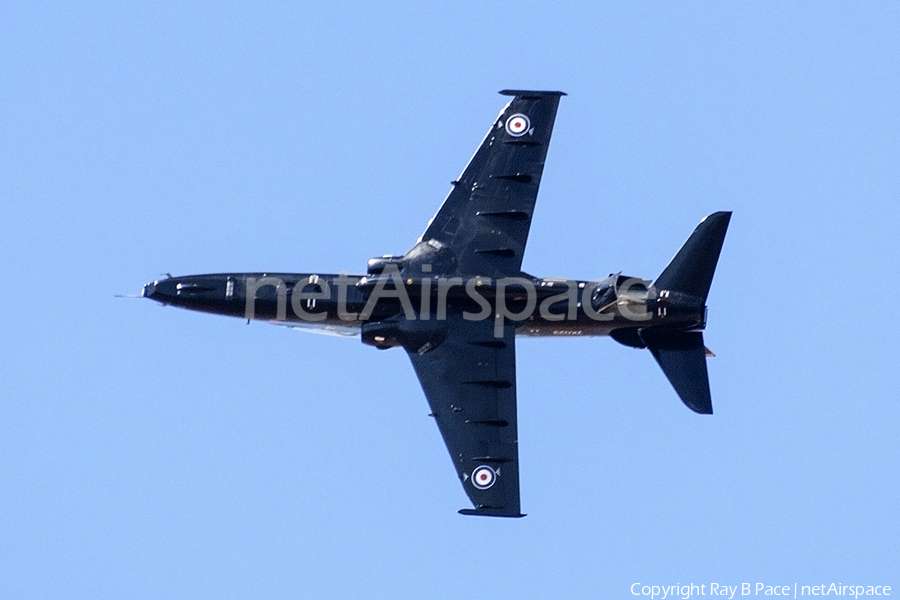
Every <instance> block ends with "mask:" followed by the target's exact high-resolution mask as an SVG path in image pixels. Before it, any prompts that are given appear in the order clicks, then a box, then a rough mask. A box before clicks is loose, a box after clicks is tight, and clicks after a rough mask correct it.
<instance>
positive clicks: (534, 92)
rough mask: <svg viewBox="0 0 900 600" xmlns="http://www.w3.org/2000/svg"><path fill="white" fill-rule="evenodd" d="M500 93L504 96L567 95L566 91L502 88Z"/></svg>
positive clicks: (536, 96)
mask: <svg viewBox="0 0 900 600" xmlns="http://www.w3.org/2000/svg"><path fill="white" fill-rule="evenodd" d="M500 94H502V95H504V96H531V97H534V98H540V97H542V96H566V95H567V94H566V93H565V92H554V91H549V90H547V91H540V90H500Z"/></svg>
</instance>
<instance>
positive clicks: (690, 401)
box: [640, 329, 713, 415]
mask: <svg viewBox="0 0 900 600" xmlns="http://www.w3.org/2000/svg"><path fill="white" fill-rule="evenodd" d="M640 336H641V339H642V340H643V341H644V343H645V344H647V348H648V349H649V350H650V352H652V353H653V358H655V359H656V362H657V363H659V366H660V367H661V368H662V370H663V373H665V374H666V377H668V378H669V382H670V383H671V384H672V387H674V388H675V391H676V392H677V393H678V396H679V397H680V398H681V401H682V402H684V404H685V405H686V406H687V407H688V408H690V409H691V410H692V411H694V412H697V413H700V414H702V415H711V414H712V411H713V410H712V396H711V395H710V392H709V374H708V372H707V370H706V347H705V346H704V345H703V333H701V332H699V331H660V330H656V331H654V330H648V329H645V330H642V331H641V332H640Z"/></svg>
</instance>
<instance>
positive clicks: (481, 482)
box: [472, 465, 497, 490]
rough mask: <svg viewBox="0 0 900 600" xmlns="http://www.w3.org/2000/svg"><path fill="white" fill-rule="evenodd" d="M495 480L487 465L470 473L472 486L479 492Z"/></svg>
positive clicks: (494, 475) (495, 475)
mask: <svg viewBox="0 0 900 600" xmlns="http://www.w3.org/2000/svg"><path fill="white" fill-rule="evenodd" d="M496 480H497V474H496V473H495V472H494V470H493V469H492V468H490V467H488V466H487V465H482V466H480V467H478V468H477V469H475V471H474V472H473V473H472V485H474V486H475V487H477V488H478V489H479V490H486V489H488V488H489V487H491V486H492V485H494V482H495V481H496Z"/></svg>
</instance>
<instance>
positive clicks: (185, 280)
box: [144, 271, 705, 348]
mask: <svg viewBox="0 0 900 600" xmlns="http://www.w3.org/2000/svg"><path fill="white" fill-rule="evenodd" d="M144 296H145V297H147V298H151V299H153V300H156V301H158V302H161V303H163V304H169V305H173V306H178V307H181V308H186V309H190V310H197V311H201V312H208V313H213V314H219V315H226V316H232V317H238V318H243V319H247V320H248V321H250V320H262V321H267V322H270V323H274V324H279V325H285V326H290V327H298V328H309V329H317V330H321V331H323V332H326V333H335V334H345V335H356V334H358V333H360V331H362V332H363V341H364V342H367V343H371V344H372V345H374V346H376V347H382V348H389V347H392V346H394V345H397V344H395V343H391V340H390V339H387V338H384V339H379V337H381V338H383V337H384V336H377V335H375V336H371V337H369V338H368V339H367V336H366V335H365V334H366V325H367V324H369V323H375V322H381V321H384V320H386V319H390V318H392V317H395V316H397V317H401V316H402V317H404V318H405V319H406V320H412V321H415V320H418V321H441V320H444V319H446V318H447V314H452V313H460V312H461V313H462V314H463V317H464V318H466V319H468V320H482V319H494V320H508V321H512V322H515V323H516V333H517V335H525V336H603V335H610V334H611V333H612V332H614V331H616V330H620V329H621V330H632V329H636V328H643V327H648V326H660V325H671V326H673V327H678V328H679V329H684V328H686V327H688V328H689V327H691V326H692V325H693V326H695V327H697V328H702V327H703V324H704V323H703V322H704V312H705V306H704V303H703V300H702V299H700V298H694V297H692V296H686V295H684V294H678V293H674V292H670V291H667V290H656V289H655V288H653V287H652V286H649V282H647V281H645V280H641V279H636V278H625V277H622V276H610V277H607V278H604V279H599V280H592V281H584V280H573V279H540V278H534V277H529V276H526V275H523V276H520V277H508V278H502V279H497V280H492V279H491V278H487V277H468V278H462V277H438V276H435V277H421V278H407V279H403V277H402V275H401V274H400V273H399V272H397V271H394V272H382V273H379V274H376V275H346V274H338V275H335V274H316V273H223V274H213V275H193V276H186V277H170V278H167V279H162V280H158V281H154V282H153V283H151V284H148V285H147V286H145V288H144ZM614 337H617V339H618V336H615V335H614ZM619 341H623V340H621V339H620V340H619ZM623 343H627V342H623ZM629 345H631V344H629Z"/></svg>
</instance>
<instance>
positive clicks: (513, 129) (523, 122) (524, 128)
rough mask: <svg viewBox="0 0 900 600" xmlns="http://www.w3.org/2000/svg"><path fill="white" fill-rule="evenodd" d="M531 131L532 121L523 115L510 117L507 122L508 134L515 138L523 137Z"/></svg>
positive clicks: (517, 114)
mask: <svg viewBox="0 0 900 600" xmlns="http://www.w3.org/2000/svg"><path fill="white" fill-rule="evenodd" d="M529 129H531V121H529V120H528V117H526V116H525V115H523V114H522V113H516V114H514V115H510V116H509V118H508V119H507V120H506V133H508V134H509V135H511V136H513V137H519V136H523V135H525V134H526V133H528V130H529Z"/></svg>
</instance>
